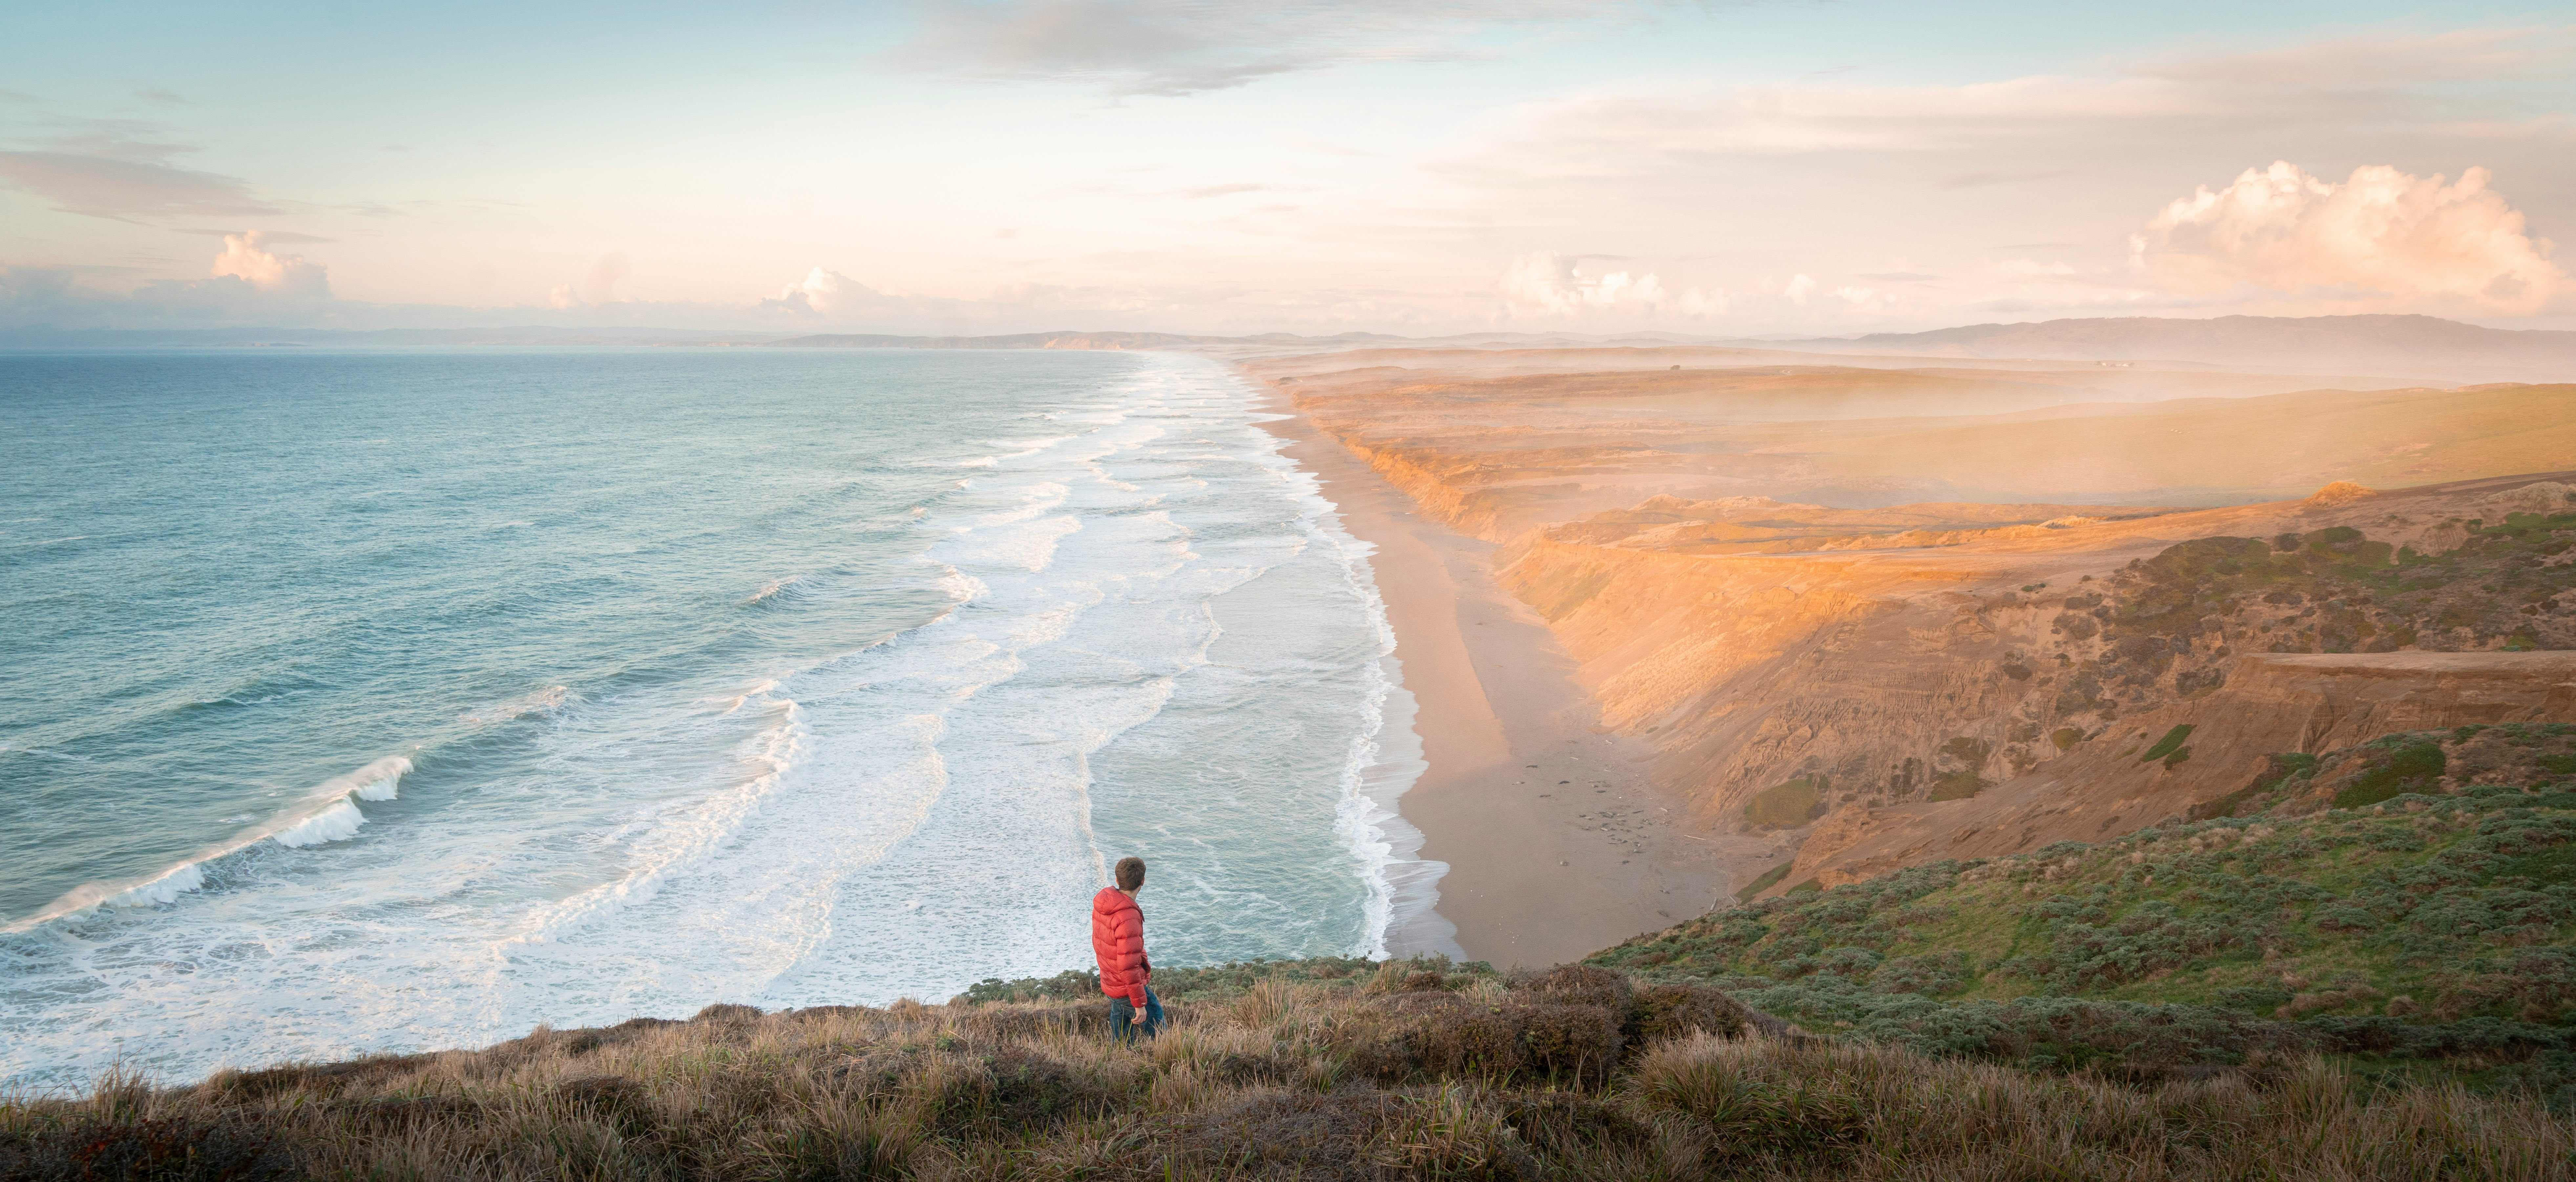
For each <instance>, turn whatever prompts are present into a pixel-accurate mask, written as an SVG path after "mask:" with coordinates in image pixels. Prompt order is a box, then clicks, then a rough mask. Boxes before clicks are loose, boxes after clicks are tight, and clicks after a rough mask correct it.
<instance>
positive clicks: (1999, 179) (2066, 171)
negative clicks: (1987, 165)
mask: <svg viewBox="0 0 2576 1182" xmlns="http://www.w3.org/2000/svg"><path fill="white" fill-rule="evenodd" d="M2073 175H2075V170H2074V169H2072V168H2041V169H2032V170H2030V171H2027V172H1963V173H1960V174H1959V175H1957V176H1952V177H1943V178H1942V179H1941V180H1940V181H1938V182H1936V183H1935V184H1934V185H1933V187H1934V188H1938V189H1982V188H1985V187H1986V186H1988V185H2016V184H2020V183H2022V182H2024V181H2045V180H2053V179H2055V178H2057V177H2062V176H2073Z"/></svg>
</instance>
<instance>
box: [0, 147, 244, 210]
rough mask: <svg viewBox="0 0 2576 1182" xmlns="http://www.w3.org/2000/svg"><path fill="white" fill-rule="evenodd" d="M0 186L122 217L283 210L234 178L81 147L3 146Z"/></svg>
mask: <svg viewBox="0 0 2576 1182" xmlns="http://www.w3.org/2000/svg"><path fill="white" fill-rule="evenodd" d="M0 185H6V186H8V187H9V188H13V189H19V190H23V191H25V192H28V193H33V194H35V195H36V196H38V197H41V198H44V199H45V200H46V201H48V202H51V203H52V205H53V207H54V208H55V209H58V210H61V211H62V212H64V213H77V214H86V215H88V216H90V217H99V218H110V219H113V220H116V221H121V222H133V221H146V220H153V219H161V218H174V217H249V216H263V215H273V214H279V213H284V212H285V210H283V209H281V208H279V207H278V206H277V205H276V204H274V203H272V202H268V201H264V200H261V199H260V198H258V197H257V196H254V195H253V194H252V193H251V191H250V189H249V187H248V186H246V185H244V184H243V183H242V182H241V181H238V180H235V179H233V178H232V177H228V176H219V175H217V174H215V173H211V172H198V171H196V170H194V169H188V168H180V167H177V166H175V165H171V164H165V163H161V162H159V161H155V160H130V159H117V158H114V157H110V156H103V155H91V154H84V153H78V152H47V151H27V152H16V151H0Z"/></svg>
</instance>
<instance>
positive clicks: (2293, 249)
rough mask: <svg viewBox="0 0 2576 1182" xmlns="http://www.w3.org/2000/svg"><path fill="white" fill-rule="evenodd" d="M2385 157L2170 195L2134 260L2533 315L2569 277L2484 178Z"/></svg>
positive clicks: (2217, 277) (2277, 288) (2212, 287)
mask: <svg viewBox="0 0 2576 1182" xmlns="http://www.w3.org/2000/svg"><path fill="white" fill-rule="evenodd" d="M2487 181H2488V174H2487V171H2486V170H2485V169H2483V168H2471V169H2468V170H2467V171H2465V172H2463V173H2461V174H2460V179H2459V180H2458V181H2457V182H2456V183H2453V182H2447V181H2446V180H2445V179H2444V178H2443V177H2442V176H2441V175H2439V174H2436V175H2433V176H2429V177H2423V176H2415V175H2413V174H2411V173H2405V172H2400V171H2398V170H2397V169H2394V168H2389V167H2386V166H2370V167H2364V168H2358V169H2355V170H2353V173H2352V176H2351V177H2350V178H2348V179H2346V180H2345V181H2343V182H2342V183H2341V184H2337V183H2334V182H2331V181H2327V180H2324V179H2322V178H2319V177H2315V176H2311V175H2309V174H2308V173H2307V172H2306V171H2304V170H2302V169H2300V168H2299V167H2297V166H2296V165H2293V164H2290V163H2289V162H2287V161H2282V162H2278V163H2275V164H2273V165H2272V166H2271V167H2270V168H2268V169H2252V168H2249V169H2247V170H2245V172H2244V173H2243V174H2242V175H2240V176H2238V177H2237V178H2236V180H2235V181H2234V182H2233V183H2231V184H2229V185H2228V186H2227V187H2226V188H2223V189H2219V190H2216V191H2212V190H2210V189H2209V188H2208V187H2207V186H2202V187H2200V188H2199V189H2197V190H2196V191H2194V192H2193V193H2192V195H2191V196H2188V197H2182V198H2177V199H2176V200H2174V201H2173V202H2172V203H2171V204H2169V205H2167V206H2166V207H2165V208H2164V209H2163V211H2162V212H2159V213H2158V214H2156V215H2155V216H2154V217H2153V218H2151V219H2149V220H2148V222H2147V224H2146V226H2145V228H2144V229H2141V230H2140V231H2138V232H2137V233H2136V234H2133V235H2131V236H2130V239H2129V250H2130V259H2131V266H2132V268H2133V269H2134V270H2135V271H2137V272H2138V273H2139V274H2140V275H2142V276H2143V277H2145V278H2146V279H2147V280H2148V281H2149V282H2150V283H2152V284H2154V285H2156V286H2159V287H2162V288H2165V289H2168V290H2176V291H2183V292H2195V293H2215V292H2223V291H2227V290H2229V289H2232V288H2237V287H2240V286H2245V287H2253V288H2260V289H2264V290H2267V291H2273V292H2282V293H2291V294H2308V295H2319V296H2325V297H2328V298H2343V299H2356V298H2357V299H2361V300H2365V301H2367V300H2372V299H2378V300H2383V301H2385V302H2387V303H2388V304H2389V305H2390V306H2391V307H2402V308H2407V309H2420V308H2426V307H2441V308H2445V309H2448V310H2452V311H2454V312H2458V313H2470V312H2478V313H2487V314H2504V315H2532V314H2536V313H2539V312H2541V311H2542V310H2544V309H2545V308H2546V307H2548V306H2549V305H2550V304H2551V303H2552V301H2554V300H2556V299H2557V298H2558V297H2560V296H2562V295H2565V294H2567V293H2569V292H2570V291H2571V290H2576V285H2571V283H2570V281H2569V277H2568V275H2567V272H2566V271H2565V270H2564V269H2562V268H2560V267H2559V266H2558V265H2557V264H2556V263H2554V262H2552V261H2550V257H2549V256H2550V253H2551V243H2550V242H2549V241H2548V240H2547V239H2541V238H2534V237H2532V236H2531V235H2530V234H2529V233H2528V232H2527V231H2526V229H2525V227H2524V224H2523V215H2522V213H2521V211H2519V210H2516V209H2515V208H2513V207H2512V206H2511V205H2509V204H2507V203H2506V201H2505V199H2504V196H2503V195H2502V194H2500V193H2497V192H2496V191H2494V190H2493V189H2490V188H2488V187H2487Z"/></svg>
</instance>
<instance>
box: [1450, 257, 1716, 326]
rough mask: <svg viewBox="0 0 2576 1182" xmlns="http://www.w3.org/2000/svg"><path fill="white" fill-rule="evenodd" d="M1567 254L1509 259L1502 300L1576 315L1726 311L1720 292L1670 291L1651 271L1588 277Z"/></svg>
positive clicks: (1528, 309) (1546, 311)
mask: <svg viewBox="0 0 2576 1182" xmlns="http://www.w3.org/2000/svg"><path fill="white" fill-rule="evenodd" d="M1576 263H1577V260H1576V259H1575V258H1574V257H1572V256H1569V255H1562V254H1557V253H1555V252H1553V251H1540V252H1538V253H1535V254H1527V255H1523V256H1521V257H1519V258H1517V259H1513V260H1512V262H1511V265H1509V266H1507V267H1505V268H1503V277H1502V280H1501V282H1500V284H1499V287H1500V290H1501V292H1502V296H1503V302H1504V303H1505V304H1506V305H1507V306H1508V307H1509V308H1511V310H1513V311H1515V312H1535V313H1540V314H1543V315H1552V316H1576V315H1582V314H1584V313H1587V312H1679V313H1681V314H1683V315H1688V316H1705V315H1709V314H1711V313H1715V312H1723V311H1725V310H1726V297H1725V295H1724V294H1723V293H1719V294H1716V295H1711V294H1709V293H1707V292H1704V291H1701V290H1700V289H1698V288H1696V287H1693V288H1686V289H1683V290H1681V291H1678V292H1676V291H1673V290H1671V289H1669V288H1666V287H1665V286H1664V284H1663V281H1662V280H1660V279H1658V278H1656V277H1655V276H1654V275H1653V274H1652V273H1651V272H1650V273H1647V274H1644V275H1631V274H1629V273H1628V272H1626V271H1612V272H1609V273H1608V274H1605V275H1600V276H1591V275H1586V274H1584V273H1583V271H1582V269H1581V268H1580V267H1579V266H1577V265H1576Z"/></svg>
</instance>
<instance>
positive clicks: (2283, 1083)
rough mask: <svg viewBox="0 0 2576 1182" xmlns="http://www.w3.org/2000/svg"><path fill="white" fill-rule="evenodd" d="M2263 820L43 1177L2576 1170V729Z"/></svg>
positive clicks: (156, 1151)
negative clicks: (1145, 1033)
mask: <svg viewBox="0 0 2576 1182" xmlns="http://www.w3.org/2000/svg"><path fill="white" fill-rule="evenodd" d="M2463 782H2466V786H2465V787H2462V786H2461V785H2462V784H2463ZM2220 804H2221V805H2222V806H2223V807H2221V808H2219V809H2216V810H2214V811H2217V812H2241V813H2243V814H2245V815H2239V816H2221V815H2212V816H2208V817H2205V818H2203V819H2199V820H2194V821H2187V822H2177V823H2173V824H2170V825H2167V826H2163V827H2159V828H2155V829H2149V830H2146V831H2143V832H2140V833H2136V834H2133V835H2130V836H2128V837H2125V838H2121V839H2119V840H2117V841H2113V842H2109V843H2106V844H2103V845H2099V846H2086V845H2080V844H2077V843H2065V844H2062V845H2060V846H2054V847H2050V848H2048V849H2044V850H2041V851H2038V852H2036V853H2033V854H2027V855H2018V856H2013V857H2006V858H1998V859H1990V860H1984V861H1977V862H1944V863H1940V864H1937V865H1930V866H1921V867H1915V868H1912V869H1908V870H1905V871H1902V872H1899V873H1896V874H1892V875H1889V876H1886V877H1883V878H1879V879H1875V880H1871V881H1868V882H1862V883H1856V884H1852V885H1848V886H1842V887H1837V888H1834V889H1831V890H1809V891H1799V892H1795V893H1792V894H1790V895H1789V896H1787V897H1784V898H1779V899H1769V900H1763V901H1761V902H1758V903H1754V904H1751V905H1748V906H1744V907H1737V908H1732V909H1727V910H1721V911H1717V912H1713V913H1711V914H1709V915H1707V916H1704V917H1702V918H1700V919H1697V920H1693V921H1690V922H1688V923H1684V924H1681V925H1677V926H1676V927H1674V928H1672V929H1670V930H1668V931H1665V932H1661V933H1657V934H1654V935H1651V936H1645V937H1640V938H1638V939H1636V940H1632V941H1629V942H1628V943H1625V944H1622V945H1620V946H1618V947H1616V948H1612V949H1608V950H1606V951H1603V952H1601V953H1598V954H1596V955H1595V956H1593V957H1592V958H1590V961H1589V962H1588V963H1586V964H1583V965H1574V966H1564V967H1560V968H1557V969H1554V970H1550V971H1548V972H1544V973H1520V974H1509V975H1506V974H1501V973H1497V972H1495V971H1494V970H1493V969H1491V968H1490V967H1488V966H1485V965H1481V964H1469V965H1456V964H1451V963H1449V962H1447V961H1445V960H1438V959H1432V960H1415V961H1390V962H1386V963H1383V964H1378V963H1371V962H1369V961H1365V960H1358V959H1344V958H1329V957H1328V958H1318V959H1313V960H1304V961H1294V962H1280V963H1267V964H1238V965H1224V966H1212V967H1200V968H1171V969H1165V970H1162V971H1160V972H1158V973H1157V974H1156V986H1157V988H1158V990H1159V991H1161V992H1162V993H1163V995H1164V996H1165V998H1166V1000H1167V1003H1168V1005H1169V1008H1170V1010H1171V1013H1172V1015H1173V1017H1174V1026H1173V1028H1172V1029H1171V1030H1170V1031H1168V1032H1166V1034H1165V1035H1164V1036H1163V1037H1162V1038H1161V1039H1160V1040H1158V1041H1156V1042H1154V1043H1152V1044H1150V1045H1149V1046H1146V1047H1142V1048H1128V1047H1119V1046H1115V1045H1112V1044H1110V1043H1109V1042H1108V1040H1107V1038H1106V1033H1107V1031H1106V1026H1107V1020H1108V1014H1107V1006H1106V1004H1105V1003H1104V1002H1103V1001H1102V1000H1101V999H1100V997H1099V996H1098V992H1097V988H1098V987H1097V980H1096V978H1094V977H1093V976H1092V975H1091V974H1089V973H1086V972H1068V973H1065V974H1061V975H1059V976H1057V977H1053V978H1047V979H1032V980H1022V981H999V980H995V981H986V982H984V983H982V984H980V985H977V986H976V987H974V988H973V989H971V990H969V991H968V993H967V994H966V995H964V996H962V997H959V998H957V999H954V1000H953V1001H951V1002H950V1003H948V1004H945V1005H937V1006H930V1005H921V1004H917V1003H913V1002H899V1003H897V1004H895V1005H893V1006H890V1007H886V1008H883V1009H877V1008H869V1007H856V1006H824V1007H819V1008H814V1009H805V1010H792V1011H784V1012H779V1013H773V1014H763V1013H761V1012H760V1011H758V1010H755V1009H752V1008H750V1007H746V1006H736V1005H718V1006H710V1007H708V1008H707V1009H706V1010H705V1011H703V1012H701V1013H699V1014H698V1015H697V1016H695V1017H694V1018H692V1019H689V1020H687V1021H677V1020H669V1019H657V1018H637V1019H634V1020H632V1021H628V1022H625V1023H622V1024H620V1025H617V1026H614V1027H607V1028H601V1029H585V1030H563V1031H557V1030H547V1029H539V1030H538V1031H536V1032H534V1033H532V1034H530V1035H529V1036H528V1037H526V1038H522V1039H517V1040H514V1041H511V1042H507V1043H502V1044H500V1045H498V1046H494V1047H489V1048H486V1049H483V1050H478V1051H446V1052H436V1053H430V1054H419V1055H400V1056H385V1057H379V1058H372V1059H362V1060H355V1061H350V1062H342V1063H323V1064H288V1065H283V1066H278V1067H273V1068H268V1069H264V1070H258V1071H247V1072H225V1073H223V1074H219V1075H217V1076H215V1077H214V1078H212V1079H209V1080H205V1081H203V1082H199V1083H195V1084H190V1085H186V1086H179V1087H156V1086H152V1085H151V1084H150V1083H148V1082H146V1081H143V1080H139V1079H110V1080H107V1081H105V1082H103V1083H102V1085H101V1086H100V1087H99V1088H98V1089H97V1090H96V1092H95V1093H94V1094H92V1095H90V1096H87V1097H83V1098H77V1099H60V1098H21V1099H16V1100H0V1178H5V1179H47V1180H51V1179H207V1180H213V1179H231V1180H253V1179H284V1178H349V1179H357V1178H368V1179H375V1178H387V1179H399V1178H417V1179H450V1178H454V1179H628V1178H638V1179H672V1180H679V1179H692V1180H695V1179H705V1180H709V1182H713V1180H717V1179H725V1180H732V1179H777V1180H781V1182H784V1180H791V1179H792V1180H806V1179H835V1178H888V1179H890V1178H916V1179H966V1178H979V1179H985V1178H989V1179H1134V1180H1139V1182H1142V1180H1145V1179H1178V1178H1263V1179H1417V1178H1419V1179H1432V1178H1444V1179H1445V1178H1460V1179H1465V1178H1473V1179H1543V1178H1569V1179H1603V1180H1607V1179H1717V1178H1870V1179H1900V1178H1902V1179H1962V1180H1964V1179H1981V1180H1982V1179H2024V1178H2027V1179H2040V1178H2050V1179H2055V1178H2075V1177H2082V1178H2096V1177H2103V1178H2136V1179H2149V1178H2191V1179H2203V1178H2206V1179H2240V1178H2242V1179H2253V1178H2264V1179H2318V1180H2326V1179H2356V1178H2428V1179H2429V1178H2459V1179H2569V1180H2576V1123H2571V1122H2570V1120H2569V1118H2568V1116H2567V1112H2568V1109H2569V1108H2570V1107H2576V1024H2571V1023H2570V1022H2569V1018H2570V1017H2571V1014H2576V1009H2571V1006H2576V946H2571V939H2576V726H2569V725H2565V724H2556V725H2533V726H2500V727H2486V728H2476V727H2463V728H2460V729H2459V730H2458V731H2450V732H2433V733H2410V734H2399V735H2391V736H2386V737H2384V738H2382V739H2380V740H2376V741H2374V742H2372V743H2370V744H2365V745H2363V746H2362V747H2358V748H2354V749H2350V750H2346V751H2338V752H2333V753H2329V754H2328V755H2327V756H2325V757H2323V758H2319V759H2304V758H2285V759H2282V760H2280V761H2277V765H2276V774H2274V775H2273V776H2270V777H2267V778H2266V779H2265V780H2263V781H2261V782H2258V783H2257V784H2256V785H2254V786H2253V787H2251V788H2249V789H2248V791H2247V792H2246V793H2243V794H2239V796H2237V797H2233V798H2230V799H2228V800H2227V801H2224V802H2220ZM1793 1022H1794V1023H1795V1025H1792V1023H1793Z"/></svg>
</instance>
